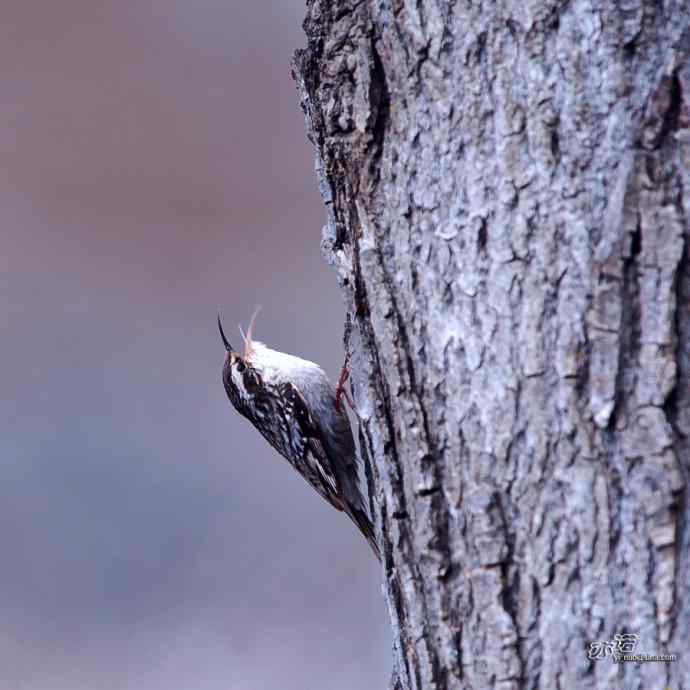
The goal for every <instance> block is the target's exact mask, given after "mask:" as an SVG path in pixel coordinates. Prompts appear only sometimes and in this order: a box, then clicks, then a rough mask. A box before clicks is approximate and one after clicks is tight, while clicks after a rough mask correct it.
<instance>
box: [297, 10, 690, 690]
mask: <svg viewBox="0 0 690 690" xmlns="http://www.w3.org/2000/svg"><path fill="white" fill-rule="evenodd" d="M307 13H308V14H307V20H306V23H305V29H306V33H307V38H308V46H307V49H306V50H304V51H300V52H299V53H298V54H297V56H296V59H295V74H296V78H297V81H298V84H299V86H300V90H301V94H302V103H303V107H304V109H305V113H306V115H307V122H308V126H309V129H310V136H311V138H312V140H313V142H314V144H315V148H316V151H317V170H318V173H319V179H320V184H321V191H322V194H323V197H324V200H325V203H326V207H327V211H328V224H327V227H326V228H325V230H324V250H325V254H326V256H327V257H328V259H329V261H331V263H332V264H333V265H334V266H335V268H336V270H337V274H338V278H339V282H340V285H341V286H342V289H343V291H344V294H345V297H346V301H347V306H348V311H349V313H350V315H351V321H352V337H351V338H350V348H351V350H352V352H353V357H354V359H353V364H352V369H353V376H354V384H353V386H354V393H355V401H356V406H357V408H358V412H359V416H360V418H361V422H360V423H361V435H362V439H363V443H364V445H365V449H366V451H367V452H368V453H367V454H368V455H369V457H370V460H371V468H370V469H371V487H372V493H373V499H374V505H375V511H376V516H377V520H378V522H379V527H380V530H381V538H382V547H383V553H384V568H385V588H386V593H387V599H388V605H389V610H390V617H391V621H392V625H393V631H394V636H395V640H396V649H395V657H396V658H395V674H396V676H397V681H396V682H397V683H398V684H399V686H400V687H402V688H405V690H408V689H413V688H414V689H419V688H425V689H428V688H436V689H437V690H442V689H444V688H476V689H478V690H485V689H487V688H501V689H503V690H508V689H513V688H544V689H548V690H553V689H556V688H563V689H568V690H570V689H574V688H578V689H580V688H582V689H594V688H596V689H602V690H603V689H609V688H626V690H628V689H629V690H632V689H635V688H637V689H639V690H642V689H643V688H644V689H645V690H648V689H650V688H659V689H661V688H664V687H666V686H669V687H672V688H686V689H688V688H690V651H688V640H689V639H690V591H689V587H688V584H689V580H688V568H687V566H688V553H689V547H690V531H689V530H688V529H687V528H686V524H687V516H688V498H687V493H686V477H687V474H688V469H689V467H690V446H689V442H688V434H690V268H689V265H688V261H687V251H688V249H687V236H688V232H689V223H688V218H690V60H689V55H690V32H689V31H688V26H689V24H690V8H688V4H687V3H683V2H673V1H667V2H649V1H645V0H624V1H622V2H612V1H611V0H601V2H598V3H593V4H592V3H590V2H585V1H584V0H576V1H573V2H566V1H564V0H561V1H560V2H554V1H553V0H552V1H546V2H525V1H524V0H522V1H519V0H512V1H511V0H504V1H503V2H487V1H484V2H477V1H470V0H462V1H460V0H458V1H455V2H451V1H446V2H444V1H442V0H414V1H413V0H359V1H352V2H348V1H346V0H339V1H335V2H331V1H328V0H309V1H308V7H307ZM618 632H631V633H637V634H639V636H640V641H639V643H638V645H637V648H636V651H637V652H647V653H676V654H678V655H679V659H678V661H676V662H674V663H648V664H642V665H638V664H634V663H627V664H614V663H612V662H611V660H610V659H604V660H599V661H591V660H589V659H588V658H587V654H586V650H587V644H588V643H589V642H590V641H594V640H608V639H611V638H612V637H613V635H614V634H615V633H618Z"/></svg>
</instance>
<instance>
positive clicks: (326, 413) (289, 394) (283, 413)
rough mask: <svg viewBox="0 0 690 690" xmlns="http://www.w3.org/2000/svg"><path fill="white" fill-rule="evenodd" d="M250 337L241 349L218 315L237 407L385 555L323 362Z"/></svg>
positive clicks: (226, 378)
mask: <svg viewBox="0 0 690 690" xmlns="http://www.w3.org/2000/svg"><path fill="white" fill-rule="evenodd" d="M253 323H254V319H252V323H251V324H250V326H249V330H248V331H247V335H246V336H244V340H245V348H244V354H242V355H240V354H239V353H238V352H235V351H234V350H233V349H232V347H231V345H230V343H229V342H228V340H227V338H226V337H225V334H224V333H223V328H222V326H221V323H220V317H219V318H218V328H219V329H220V333H221V337H222V339H223V343H224V345H225V349H226V355H225V362H224V364H223V385H224V386H225V391H226V393H227V395H228V398H229V399H230V402H231V403H232V404H233V406H234V407H235V409H236V410H237V411H238V412H239V413H240V414H241V415H243V416H244V417H246V418H247V419H248V420H249V421H250V422H251V423H252V424H253V425H254V426H255V427H256V428H257V429H258V430H259V431H260V432H261V434H262V436H263V437H264V438H265V439H266V440H267V441H268V442H269V443H270V444H271V445H272V446H273V447H274V448H275V449H276V450H277V451H278V452H279V453H280V454H281V455H282V456H283V457H284V458H285V459H286V460H287V461H288V462H289V463H290V464H291V465H292V467H294V468H295V469H296V470H297V471H298V472H299V473H300V474H301V475H302V477H304V479H306V480H307V482H309V484H310V485H311V486H312V487H313V488H314V489H316V491H317V492H318V493H319V494H320V495H321V496H322V497H323V498H325V499H326V500H327V501H328V502H329V503H330V504H331V505H332V506H333V507H334V508H335V509H336V510H342V511H344V512H345V513H346V514H347V515H348V516H349V517H350V519H351V520H352V521H353V522H354V523H355V525H357V527H358V528H359V530H360V531H361V532H362V534H363V535H364V536H365V537H366V539H367V541H368V542H369V544H370V546H371V548H372V550H373V551H374V553H375V554H376V557H377V558H379V559H380V558H381V556H380V552H379V548H378V545H377V543H376V537H375V534H374V528H373V525H372V523H371V521H370V519H369V516H368V514H367V511H366V509H365V507H364V506H365V503H364V499H363V497H362V494H361V492H360V489H359V481H358V472H357V458H356V453H355V444H354V439H353V437H352V430H351V428H350V422H349V420H348V418H347V415H346V414H345V412H344V411H343V409H342V407H339V406H337V405H336V394H335V390H334V389H333V386H332V385H331V383H330V381H329V380H328V377H327V376H326V374H325V373H324V371H323V370H322V369H321V367H319V366H318V365H316V364H314V363H313V362H309V361H308V360H305V359H300V358H299V357H294V356H292V355H288V354H285V353H283V352H278V351H276V350H272V349H271V348H269V347H267V346H266V345H264V344H263V343H261V342H258V341H254V340H253V339H252V326H253Z"/></svg>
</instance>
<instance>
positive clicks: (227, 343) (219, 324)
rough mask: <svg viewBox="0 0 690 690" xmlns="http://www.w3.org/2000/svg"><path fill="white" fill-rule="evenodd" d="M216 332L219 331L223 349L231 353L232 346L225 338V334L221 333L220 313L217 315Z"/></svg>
mask: <svg viewBox="0 0 690 690" xmlns="http://www.w3.org/2000/svg"><path fill="white" fill-rule="evenodd" d="M218 330H219V331H220V337H221V338H222V339H223V345H225V349H226V350H227V351H228V352H232V351H233V350H232V345H230V343H229V342H228V339H227V338H226V337H225V333H224V332H223V325H222V324H221V322H220V312H219V313H218Z"/></svg>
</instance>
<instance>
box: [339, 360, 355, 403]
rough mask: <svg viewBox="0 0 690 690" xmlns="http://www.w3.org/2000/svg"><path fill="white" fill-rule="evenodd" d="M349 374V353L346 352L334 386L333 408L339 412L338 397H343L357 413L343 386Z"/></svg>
mask: <svg viewBox="0 0 690 690" xmlns="http://www.w3.org/2000/svg"><path fill="white" fill-rule="evenodd" d="M349 376H350V353H349V352H348V353H347V354H346V355H345V361H344V362H343V368H342V369H341V370H340V378H339V379H338V385H337V386H336V388H335V410H336V412H340V398H341V397H343V398H345V400H346V401H347V404H348V405H349V406H350V409H351V410H352V411H353V412H354V413H355V414H357V411H356V410H355V406H354V403H353V402H352V398H351V397H350V394H349V393H348V392H347V388H346V387H345V384H346V383H347V379H348V377H349Z"/></svg>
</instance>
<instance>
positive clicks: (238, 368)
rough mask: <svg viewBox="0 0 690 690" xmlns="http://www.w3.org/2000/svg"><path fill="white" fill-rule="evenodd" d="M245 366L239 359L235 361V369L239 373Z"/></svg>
mask: <svg viewBox="0 0 690 690" xmlns="http://www.w3.org/2000/svg"><path fill="white" fill-rule="evenodd" d="M246 368H247V365H246V364H245V363H244V362H243V361H242V360H241V359H240V360H238V362H237V371H239V372H240V374H241V373H242V372H243V371H244V370H245V369H246Z"/></svg>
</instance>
